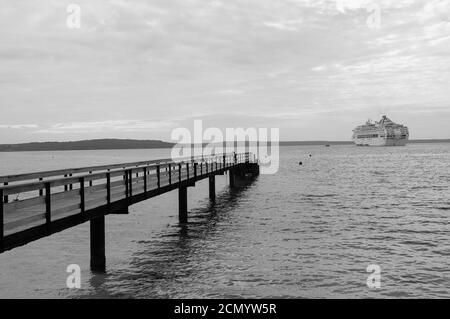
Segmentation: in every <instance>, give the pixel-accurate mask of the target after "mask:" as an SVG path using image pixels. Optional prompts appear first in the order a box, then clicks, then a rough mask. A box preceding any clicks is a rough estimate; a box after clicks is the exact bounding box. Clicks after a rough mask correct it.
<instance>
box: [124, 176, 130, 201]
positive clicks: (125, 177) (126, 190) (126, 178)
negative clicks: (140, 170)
mask: <svg viewBox="0 0 450 319" xmlns="http://www.w3.org/2000/svg"><path fill="white" fill-rule="evenodd" d="M124 179H125V197H126V198H128V194H129V190H128V189H129V184H128V171H124Z"/></svg>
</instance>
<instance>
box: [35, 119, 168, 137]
mask: <svg viewBox="0 0 450 319" xmlns="http://www.w3.org/2000/svg"><path fill="white" fill-rule="evenodd" d="M175 125H176V123H175V122H170V121H143V120H111V121H101V122H71V123H58V124H53V125H51V126H49V127H47V128H43V129H40V130H36V131H35V132H34V133H37V134H42V133H49V134H65V133H83V134H86V133H101V132H114V131H120V132H152V131H160V130H163V129H168V128H172V127H174V126H175Z"/></svg>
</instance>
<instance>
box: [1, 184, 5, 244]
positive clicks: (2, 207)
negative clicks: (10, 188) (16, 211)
mask: <svg viewBox="0 0 450 319" xmlns="http://www.w3.org/2000/svg"><path fill="white" fill-rule="evenodd" d="M4 205H5V204H4V203H3V189H0V252H3V251H4V249H5V247H4V244H3V239H4V237H5V236H4V235H5V231H4V228H5V227H4V216H3V213H4V211H5V209H4Z"/></svg>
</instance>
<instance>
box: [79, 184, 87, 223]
mask: <svg viewBox="0 0 450 319" xmlns="http://www.w3.org/2000/svg"><path fill="white" fill-rule="evenodd" d="M84 196H85V194H84V177H80V209H81V214H84V213H85V212H86V200H85V197H84Z"/></svg>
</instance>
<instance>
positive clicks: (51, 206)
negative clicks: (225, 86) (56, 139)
mask: <svg viewBox="0 0 450 319" xmlns="http://www.w3.org/2000/svg"><path fill="white" fill-rule="evenodd" d="M253 161H254V156H253V155H252V154H250V153H240V154H235V153H231V154H221V155H211V156H199V157H189V158H182V159H179V160H178V161H176V162H175V161H173V160H172V159H160V160H151V161H141V162H133V163H124V164H115V165H103V166H92V167H83V168H73V169H64V170H54V171H45V172H37V173H30V174H20V175H10V176H1V177H0V183H3V184H4V185H3V186H1V187H0V252H1V251H3V250H6V249H10V248H12V247H16V246H18V245H20V244H23V243H26V242H29V241H31V240H33V239H34V238H40V237H43V236H46V235H49V234H51V233H53V232H56V231H59V230H62V229H65V228H68V227H71V226H73V225H76V224H79V223H82V222H84V221H87V220H89V219H91V218H92V217H93V216H94V215H95V214H98V215H99V216H104V215H105V214H108V213H127V211H128V207H129V206H130V205H131V204H133V203H136V202H138V201H141V200H145V199H147V198H150V197H153V196H156V195H158V194H161V193H164V192H167V191H170V190H172V189H176V188H180V187H181V186H183V185H184V186H186V185H187V186H192V184H195V181H196V180H200V179H203V178H206V177H208V176H214V175H217V174H220V173H223V172H225V171H227V170H230V169H232V168H234V167H236V166H239V165H241V164H243V163H250V162H253ZM88 213H89V215H88Z"/></svg>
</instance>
